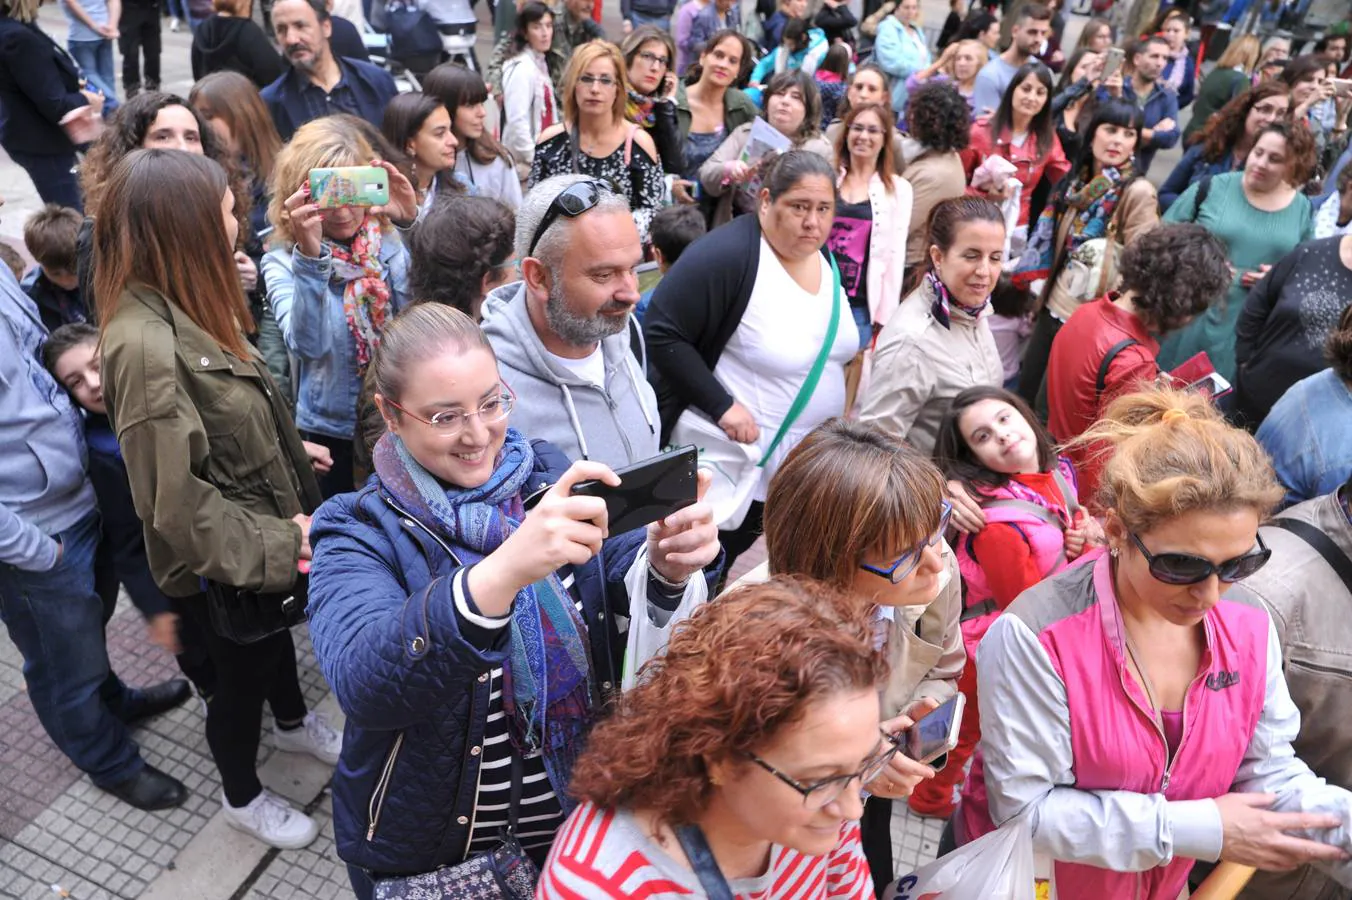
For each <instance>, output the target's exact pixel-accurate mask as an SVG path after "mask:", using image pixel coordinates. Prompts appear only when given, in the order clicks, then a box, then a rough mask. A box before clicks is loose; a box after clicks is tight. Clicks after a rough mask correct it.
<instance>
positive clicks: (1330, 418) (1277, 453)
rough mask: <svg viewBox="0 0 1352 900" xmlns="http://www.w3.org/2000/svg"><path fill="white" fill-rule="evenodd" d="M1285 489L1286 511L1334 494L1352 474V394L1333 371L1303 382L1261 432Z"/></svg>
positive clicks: (1286, 396)
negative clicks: (1294, 506) (1316, 498)
mask: <svg viewBox="0 0 1352 900" xmlns="http://www.w3.org/2000/svg"><path fill="white" fill-rule="evenodd" d="M1258 443H1260V444H1262V445H1263V449H1264V450H1266V451H1267V452H1268V455H1269V456H1271V457H1272V466H1273V468H1274V469H1276V470H1277V478H1278V479H1279V480H1280V481H1281V483H1282V484H1283V485H1285V486H1286V497H1285V499H1284V500H1283V501H1282V504H1283V506H1291V505H1292V504H1295V503H1300V502H1301V501H1303V500H1310V499H1313V498H1315V497H1318V496H1320V495H1322V494H1330V493H1332V492H1333V491H1335V490H1337V489H1338V488H1339V487H1340V486H1342V484H1343V483H1344V482H1345V481H1347V477H1348V475H1349V474H1352V392H1349V391H1348V388H1347V385H1346V384H1345V383H1344V382H1343V380H1342V379H1341V378H1339V377H1338V373H1337V372H1335V371H1334V370H1333V369H1325V370H1324V371H1322V372H1320V373H1318V374H1316V375H1311V376H1310V377H1309V378H1304V379H1301V380H1300V381H1297V382H1296V383H1295V384H1294V385H1292V386H1291V389H1290V390H1289V391H1287V392H1286V393H1285V394H1283V395H1282V399H1280V400H1278V401H1277V403H1276V405H1275V406H1273V407H1272V412H1270V413H1268V415H1267V418H1266V419H1264V420H1263V424H1262V425H1261V426H1259V428H1258Z"/></svg>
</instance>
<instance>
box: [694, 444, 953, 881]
mask: <svg viewBox="0 0 1352 900" xmlns="http://www.w3.org/2000/svg"><path fill="white" fill-rule="evenodd" d="M943 489H944V482H943V476H941V475H940V474H939V470H938V469H936V468H935V467H934V465H933V464H932V463H931V462H930V461H929V460H927V459H926V458H925V457H923V456H921V455H920V454H919V453H917V452H916V451H915V450H913V449H911V448H910V447H908V446H906V444H904V443H903V442H902V441H901V440H900V439H899V438H897V437H895V436H894V435H892V434H890V433H888V432H887V431H884V430H883V429H882V428H879V427H878V426H877V425H871V424H867V423H862V422H852V421H847V420H845V419H839V418H838V419H830V420H828V421H827V422H824V423H823V424H821V425H819V426H818V427H817V428H816V429H814V430H813V431H812V432H811V433H810V434H809V435H808V436H807V437H805V438H803V440H802V442H801V443H800V444H799V445H798V446H797V447H795V448H794V450H793V452H792V453H790V454H789V456H788V459H786V460H785V461H784V465H783V467H782V468H781V469H780V470H779V472H778V473H776V475H775V477H774V478H773V479H772V480H771V482H770V490H769V492H768V494H767V496H766V499H765V547H766V551H767V554H768V557H769V559H768V561H767V563H765V564H762V565H761V566H758V567H757V568H755V569H752V570H751V571H750V572H749V573H747V574H746V575H744V576H743V577H742V578H741V580H739V581H738V582H737V584H738V585H742V584H751V583H755V582H758V581H764V580H765V579H767V578H769V577H770V576H771V575H772V574H773V575H775V576H784V575H797V576H805V577H810V578H814V579H817V580H818V581H821V582H823V583H825V584H827V585H830V586H831V587H832V588H834V589H836V590H839V591H843V592H844V593H845V594H846V595H847V596H849V597H850V598H851V599H852V600H854V601H856V602H863V603H865V604H866V605H867V607H868V609H870V610H871V611H872V617H873V625H874V628H873V639H874V646H876V647H877V648H878V649H879V650H881V651H883V654H884V656H885V657H886V658H887V661H888V664H889V665H890V667H891V672H890V675H889V677H888V680H887V683H886V684H885V685H883V686H882V688H881V689H880V690H881V692H882V701H883V710H882V715H883V718H884V719H885V720H888V721H885V722H884V728H887V729H888V730H893V731H900V730H902V729H903V728H905V727H908V722H909V721H910V720H912V719H919V718H921V717H922V716H924V715H925V714H926V713H928V712H929V711H930V710H931V709H933V708H934V707H935V706H936V705H938V704H939V703H941V702H943V701H945V700H947V699H948V698H950V697H952V696H953V695H954V694H955V693H956V692H957V683H958V678H959V675H960V674H961V673H962V671H963V666H964V663H965V661H966V655H965V654H964V652H963V646H962V633H961V630H960V627H959V624H958V618H959V616H960V615H961V613H962V581H961V579H960V578H959V577H958V567H957V563H956V561H955V558H954V555H953V552H952V550H950V549H949V547H948V545H947V544H945V543H944V541H943V532H944V530H945V529H946V528H947V527H948V522H949V517H950V515H951V513H952V507H950V506H949V505H948V503H947V501H945V500H944V499H943ZM720 602H721V601H720ZM936 765H939V766H942V763H936ZM933 775H934V770H933V769H931V768H930V767H929V766H924V765H920V764H919V763H915V762H912V761H910V760H907V759H906V758H904V757H898V758H896V759H895V760H894V762H893V763H892V764H891V765H889V766H888V767H887V769H886V770H885V771H883V772H881V773H879V776H878V778H876V779H875V780H874V781H873V782H871V783H868V784H866V785H865V788H866V789H867V790H868V792H869V794H870V795H871V796H870V797H869V798H868V802H867V803H866V804H865V806H864V813H863V816H862V818H861V821H860V824H861V826H862V828H863V843H864V855H865V856H866V857H867V859H868V863H869V868H870V869H871V870H872V872H873V880H874V884H875V885H877V888H878V895H879V896H882V891H883V888H884V887H885V886H886V885H887V884H888V883H889V882H890V881H891V880H892V875H893V861H892V801H893V800H903V799H905V798H906V797H907V796H909V795H910V794H911V791H912V790H913V789H915V788H916V785H917V784H918V783H919V782H921V781H922V780H923V779H928V778H930V777H932V776H933Z"/></svg>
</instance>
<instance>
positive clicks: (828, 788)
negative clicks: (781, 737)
mask: <svg viewBox="0 0 1352 900" xmlns="http://www.w3.org/2000/svg"><path fill="white" fill-rule="evenodd" d="M883 738H884V741H885V742H886V744H887V749H886V750H883V751H882V752H881V753H879V754H878V755H877V756H875V757H874V758H873V759H872V760H870V761H868V762H866V763H864V767H863V768H862V769H860V770H859V771H858V772H854V773H852V774H850V775H835V776H833V777H831V778H823V779H822V780H821V781H814V782H812V784H803V783H802V782H801V781H799V780H798V779H796V778H792V777H790V776H788V775H785V774H784V773H783V772H781V771H779V770H778V769H776V768H775V767H774V766H772V765H770V764H769V763H768V762H766V761H765V760H763V759H761V758H760V757H759V756H757V755H756V754H754V753H747V754H746V756H747V759H749V760H751V761H752V762H753V763H755V764H756V765H758V766H760V767H761V768H762V769H764V770H765V771H767V772H769V773H770V774H771V775H773V776H775V777H776V778H778V779H779V780H780V781H782V782H784V783H785V784H787V785H788V786H789V787H791V788H793V789H794V790H795V791H797V792H798V793H800V794H802V795H803V806H805V807H807V808H808V809H810V810H813V811H816V810H819V809H823V808H825V807H826V806H829V805H830V804H831V803H834V802H835V801H836V800H837V799H839V798H840V795H841V794H843V793H845V789H846V788H847V787H849V786H850V783H851V782H852V781H854V780H855V779H856V778H857V779H859V783H860V784H868V783H869V782H871V781H872V780H873V779H875V778H877V777H878V776H879V775H881V774H882V773H883V769H886V768H887V764H888V763H890V762H891V761H892V757H894V756H896V755H897V753H898V752H900V750H901V744H900V742H898V741H897V740H896V739H894V738H893V737H892V736H891V735H890V734H887V733H886V732H884V733H883Z"/></svg>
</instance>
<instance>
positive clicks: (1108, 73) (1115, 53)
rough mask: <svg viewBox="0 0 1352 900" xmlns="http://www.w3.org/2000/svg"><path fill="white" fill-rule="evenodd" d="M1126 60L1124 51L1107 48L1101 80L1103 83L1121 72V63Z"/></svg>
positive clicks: (1119, 48) (1118, 48)
mask: <svg viewBox="0 0 1352 900" xmlns="http://www.w3.org/2000/svg"><path fill="white" fill-rule="evenodd" d="M1126 58H1127V54H1126V51H1124V50H1123V49H1122V48H1121V47H1109V48H1108V56H1107V57H1106V58H1105V59H1104V61H1103V80H1104V81H1105V82H1106V81H1107V80H1108V79H1109V78H1112V77H1113V76H1114V75H1116V74H1118V73H1119V72H1121V71H1122V63H1123V62H1125V61H1126Z"/></svg>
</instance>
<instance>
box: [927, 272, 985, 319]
mask: <svg viewBox="0 0 1352 900" xmlns="http://www.w3.org/2000/svg"><path fill="white" fill-rule="evenodd" d="M925 281H926V282H927V283H928V284H929V286H930V290H932V291H934V303H933V304H932V305H931V306H930V314H931V315H933V316H934V319H935V321H936V322H938V323H939V324H940V325H942V326H944V328H946V329H950V328H952V327H953V315H952V311H953V309H954V308H957V309H958V310H959V311H960V312H962V313H964V314H965V315H967V316H969V317H971V318H973V319H975V318H976V317H977V316H979V315H981V313H982V311H984V310H985V309H986V307H988V306H990V305H991V298H990V297H987V298H986V299H985V301H984V302H983V303H982V304H981V305H980V306H963V305H962V304H961V303H959V302H958V301H956V300H954V299H953V295H952V294H950V293H949V292H948V288H947V287H946V286H945V285H944V283H943V282H942V281H940V280H939V276H937V275H935V274H934V272H933V271H930V272H926V273H925Z"/></svg>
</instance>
